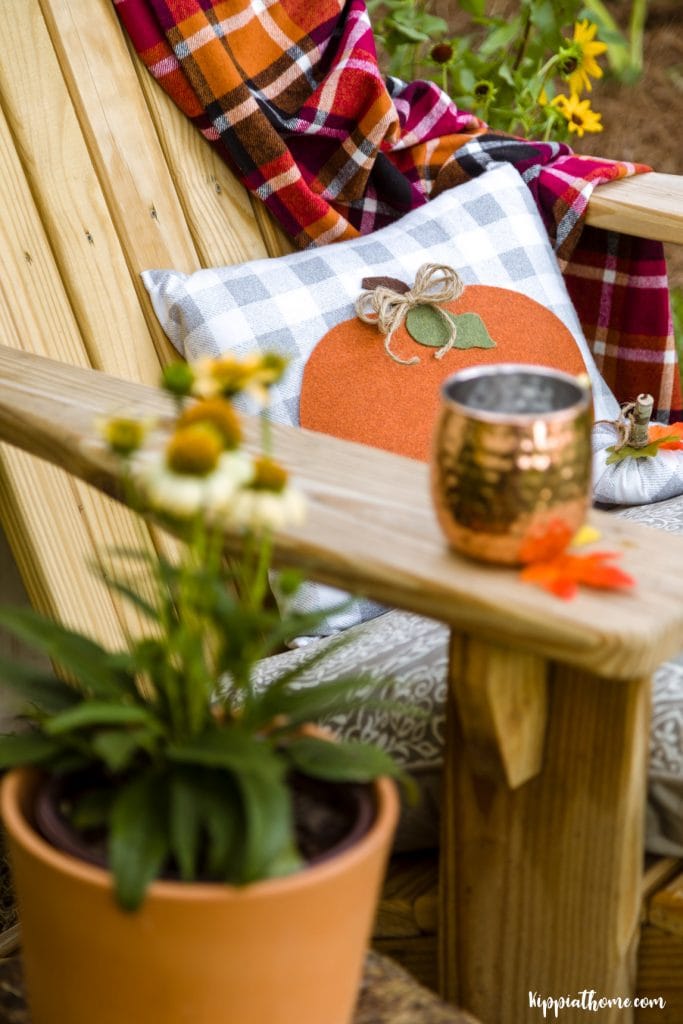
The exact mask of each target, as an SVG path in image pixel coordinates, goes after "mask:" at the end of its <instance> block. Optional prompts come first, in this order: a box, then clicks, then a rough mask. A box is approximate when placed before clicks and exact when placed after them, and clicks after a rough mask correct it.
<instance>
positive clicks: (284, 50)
mask: <svg viewBox="0 0 683 1024" xmlns="http://www.w3.org/2000/svg"><path fill="white" fill-rule="evenodd" d="M114 3H115V6H116V9H117V11H118V13H119V15H120V17H121V20H122V22H123V24H124V25H125V27H126V29H127V31H128V32H129V34H130V36H131V38H132V40H133V43H134V45H135V47H136V49H137V50H138V52H139V53H140V55H141V57H142V59H143V61H144V62H145V64H146V65H147V67H148V68H149V70H150V71H151V72H152V74H153V75H154V76H155V78H156V79H157V80H158V81H159V83H160V84H161V85H162V86H163V88H164V89H165V90H166V91H167V92H168V93H169V95H170V96H171V97H172V98H173V99H174V100H175V102H176V103H177V104H178V106H179V107H180V108H181V109H182V110H183V111H184V112H185V114H187V116H188V117H190V118H191V119H192V121H193V122H194V123H195V124H196V126H197V127H198V128H199V130H200V131H201V132H202V134H203V135H204V136H205V138H206V139H208V141H209V142H210V143H211V144H212V145H213V146H214V147H215V148H216V149H217V151H218V152H219V153H220V155H221V156H222V157H223V158H224V159H225V160H226V161H227V163H228V164H229V165H230V166H231V167H232V168H233V169H234V171H235V173H236V174H237V175H238V176H239V178H240V179H241V181H242V182H243V183H244V184H245V185H246V187H247V188H248V189H250V190H251V191H252V192H254V193H255V194H256V195H258V196H259V197H260V198H261V199H262V200H263V201H264V202H265V203H266V205H267V206H268V208H269V209H270V211H271V213H272V214H273V215H274V216H275V217H276V219H277V220H278V221H279V222H280V224H281V225H282V226H283V228H284V229H285V231H286V232H287V233H288V234H289V235H291V237H292V238H294V240H295V241H296V243H297V244H298V245H299V246H301V247H305V246H310V245H324V244H327V243H329V242H335V241H338V240H340V239H344V238H349V237H352V236H354V235H357V234H358V233H361V234H365V233H368V232H370V231H373V230H374V229H375V228H378V227H381V226H382V225H384V224H386V223H388V222H389V221H391V220H393V219H395V218H397V217H400V216H402V214H404V213H406V212H407V211H409V210H411V209H413V208H415V207H416V206H420V205H421V204H422V203H425V202H427V201H428V200H429V198H430V197H432V196H435V195H437V194H438V193H439V192H441V191H442V190H443V189H445V188H451V187H453V186H457V185H458V184H459V183H461V182H463V181H465V180H467V179H468V178H470V177H472V176H474V175H477V174H481V173H482V172H483V171H484V170H485V169H486V166H487V164H489V163H490V162H491V161H509V162H511V163H513V164H514V165H515V166H516V167H517V169H518V170H519V172H520V174H521V175H522V176H523V178H524V180H525V181H526V182H527V184H528V186H529V188H530V189H531V191H532V193H533V196H534V198H535V200H536V202H537V205H538V207H539V209H540V211H541V213H542V215H543V217H544V220H545V223H546V227H547V228H548V231H549V234H550V236H551V238H552V239H553V240H554V242H555V246H556V251H557V254H558V257H559V259H560V261H561V264H562V266H563V269H564V272H565V280H566V282H567V286H568V288H569V291H570V294H571V296H572V298H573V300H574V302H575V305H576V307H577V309H578V312H579V315H580V317H581V320H582V323H583V327H584V330H585V332H586V336H587V338H588V341H589V344H590V345H591V348H592V349H593V352H594V354H595V358H596V362H597V364H598V366H599V367H600V368H601V370H602V372H603V374H604V376H605V378H606V380H607V383H608V384H609V386H610V387H611V388H612V389H613V391H614V392H615V394H616V395H617V397H618V398H619V399H620V400H621V401H627V400H629V399H632V398H633V397H634V396H635V395H636V394H638V393H639V392H643V391H649V392H650V393H651V394H653V395H654V396H655V403H656V408H657V415H658V418H660V419H666V418H667V417H668V416H671V418H672V419H680V418H681V415H682V414H681V399H680V390H679V381H678V373H677V361H676V352H675V346H674V342H673V334H672V325H671V315H670V306H669V294H668V285H667V277H666V266H665V262H664V256H663V250H662V246H661V245H659V244H658V243H652V242H646V241H642V240H640V239H635V238H626V237H623V236H619V235H616V234H614V233H608V232H604V231H598V230H596V229H589V228H584V227H583V224H582V218H583V215H584V213H585V209H586V206H587V202H588V197H589V196H590V193H591V191H592V189H593V187H594V186H596V185H599V184H600V183H602V182H605V181H610V180H613V179H615V178H620V177H624V176H625V175H629V174H634V173H638V172H639V171H644V170H647V169H648V168H646V167H644V166H642V165H636V164H629V163H623V162H622V163H616V162H613V161H608V160H598V159H593V158H589V157H578V156H575V155H574V154H572V152H571V150H570V149H569V147H567V146H565V145H563V144H559V143H549V142H543V143H540V142H527V141H524V140H521V139H513V138H509V137H507V136H502V135H496V134H493V133H491V132H489V131H488V130H487V128H486V126H485V125H484V124H483V123H482V122H481V121H479V120H478V119H477V118H476V117H474V116H473V115H472V114H468V113H466V112H464V111H461V110H458V108H457V107H456V106H455V104H454V103H453V102H452V101H451V100H450V99H449V97H448V96H447V95H446V94H445V93H444V92H443V91H442V90H441V89H439V88H438V87H437V86H436V85H434V84H432V83H428V82H413V83H408V84H407V83H404V82H401V81H399V80H397V79H387V80H385V79H383V77H382V75H381V73H380V71H379V68H378V65H377V56H376V51H375V42H374V38H373V35H372V30H371V27H370V22H369V19H368V15H367V11H366V8H365V3H364V0H348V2H346V3H343V2H342V0H114Z"/></svg>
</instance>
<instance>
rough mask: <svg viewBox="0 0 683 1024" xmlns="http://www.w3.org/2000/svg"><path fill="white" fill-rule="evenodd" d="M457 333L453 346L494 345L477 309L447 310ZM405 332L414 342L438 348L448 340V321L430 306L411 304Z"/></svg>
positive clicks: (478, 346) (483, 346)
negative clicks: (471, 311)
mask: <svg viewBox="0 0 683 1024" xmlns="http://www.w3.org/2000/svg"><path fill="white" fill-rule="evenodd" d="M443 312H444V313H445V314H446V316H447V317H448V319H449V320H451V321H452V323H454V324H455V326H456V328H457V335H456V338H455V344H454V346H453V347H454V348H462V349H465V348H495V345H496V343H495V341H494V340H493V338H492V337H491V335H490V334H489V332H488V330H487V329H486V324H485V323H484V321H483V320H482V318H481V317H480V316H479V314H478V313H449V312H448V310H443ZM406 328H407V330H408V334H409V335H410V336H411V338H412V339H413V341H416V342H417V343H418V345H428V346H430V347H431V348H442V347H443V346H444V345H445V344H446V342H447V341H448V324H447V323H446V321H445V320H444V317H443V316H442V314H441V313H439V312H438V311H437V310H436V309H435V308H434V306H415V307H414V308H413V309H411V310H409V311H408V315H407V316H406Z"/></svg>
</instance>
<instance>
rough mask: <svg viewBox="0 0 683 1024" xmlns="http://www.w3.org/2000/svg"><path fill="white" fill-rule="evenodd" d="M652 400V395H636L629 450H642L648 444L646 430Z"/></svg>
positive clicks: (650, 414)
mask: <svg viewBox="0 0 683 1024" xmlns="http://www.w3.org/2000/svg"><path fill="white" fill-rule="evenodd" d="M653 405H654V398H653V397H652V395H638V397H637V399H636V404H635V406H634V408H633V427H632V430H631V437H630V440H629V442H628V443H629V445H630V447H631V448H644V447H645V445H647V444H649V443H650V441H649V437H648V428H649V426H650V419H651V417H652V407H653Z"/></svg>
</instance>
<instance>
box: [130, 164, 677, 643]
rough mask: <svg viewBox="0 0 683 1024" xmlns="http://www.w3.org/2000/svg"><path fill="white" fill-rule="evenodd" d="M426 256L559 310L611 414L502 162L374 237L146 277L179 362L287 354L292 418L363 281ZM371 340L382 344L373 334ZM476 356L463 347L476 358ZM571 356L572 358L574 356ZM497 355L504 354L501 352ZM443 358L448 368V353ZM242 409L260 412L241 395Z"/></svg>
mask: <svg viewBox="0 0 683 1024" xmlns="http://www.w3.org/2000/svg"><path fill="white" fill-rule="evenodd" d="M425 263H433V264H445V265H448V266H450V267H453V268H454V269H455V270H457V272H458V274H459V275H460V277H461V279H462V280H463V282H464V284H465V292H464V295H467V286H469V285H487V286H492V288H493V289H496V288H497V289H507V290H508V291H512V292H516V293H518V294H519V295H522V296H526V297H527V298H529V299H531V300H534V301H535V302H537V303H539V304H540V305H541V306H543V307H545V308H546V309H547V310H550V311H551V312H552V313H553V314H555V316H556V317H557V318H558V319H559V321H561V323H562V324H563V325H564V328H566V329H567V331H568V332H569V335H571V338H573V340H574V342H575V345H576V349H577V350H578V353H580V357H581V359H580V360H579V364H580V363H581V360H582V363H583V365H585V368H586V371H587V372H588V374H589V376H590V378H591V383H592V386H593V393H594V401H595V418H596V420H613V419H615V418H616V416H617V415H618V412H619V408H618V405H617V402H616V400H615V399H614V397H613V395H612V394H611V392H610V391H609V389H608V388H607V386H606V385H605V383H604V381H603V380H602V377H601V376H600V373H599V372H598V370H597V368H596V365H595V363H594V360H593V358H592V356H591V353H590V351H589V349H588V346H587V343H586V340H585V338H584V335H583V332H582V330H581V326H580V324H579V321H578V318H577V316H576V313H575V311H574V308H573V306H572V303H571V300H570V299H569V296H568V293H567V290H566V288H565V285H564V282H563V280H562V276H561V274H560V271H559V268H558V264H557V260H556V258H555V255H554V253H553V250H552V247H551V245H550V243H549V241H548V238H547V234H546V231H545V228H544V226H543V223H542V221H541V219H540V217H539V214H538V212H537V210H536V207H535V205H534V203H533V200H532V198H531V196H530V194H529V190H528V188H527V186H526V185H525V184H524V182H523V180H522V178H521V177H520V175H519V174H518V172H517V171H516V170H515V169H514V168H513V167H511V166H510V165H509V164H492V165H491V167H490V169H489V170H487V171H486V172H485V173H484V174H482V175H480V176H479V177H477V178H475V179H473V180H472V181H469V182H466V183H465V184H463V185H460V186H458V187H457V188H455V189H451V190H448V191H446V192H443V193H442V194H441V195H440V196H438V197H436V198H435V199H433V200H431V201H430V202H428V203H426V204H425V205H424V206H422V207H420V208H418V209H416V210H413V211H412V212H410V213H408V214H406V215H405V216H404V217H402V218H401V219H400V220H398V221H396V222H395V223H393V224H391V225H389V226H388V227H385V228H382V229H381V230H379V231H376V232H374V233H373V234H371V235H366V236H361V237H359V238H354V239H351V240H349V241H345V242H339V243H336V244H334V245H329V246H324V247H320V248H315V249H308V250H305V251H303V252H297V253H293V254H291V255H287V256H282V257H279V258H268V259H261V260H255V261H252V262H250V263H245V264H240V265H236V266H226V267H215V268H210V269H206V270H200V271H197V272H196V273H193V274H189V275H188V274H183V273H179V272H178V271H175V270H148V271H145V272H144V273H143V275H142V277H143V280H144V283H145V286H146V288H147V290H148V292H149V294H150V297H151V300H152V303H153V306H154V310H155V312H156V314H157V316H158V318H159V320H160V322H161V324H162V326H163V329H164V331H165V332H166V334H167V336H168V337H169V339H170V341H171V342H172V343H173V345H174V346H175V348H176V349H177V350H178V352H179V353H180V354H181V355H182V356H184V357H185V358H186V359H188V360H190V361H193V360H196V359H199V358H201V357H204V356H213V357H215V356H220V355H222V354H225V353H228V352H230V353H233V354H235V355H237V356H245V355H248V354H250V353H252V352H254V351H255V350H256V351H261V352H277V353H279V354H280V355H283V356H285V357H287V359H288V360H289V364H288V369H287V372H286V374H285V376H284V377H283V379H282V380H281V382H280V383H279V384H278V385H277V386H276V387H275V388H274V389H273V394H272V396H271V415H272V418H273V420H275V421H276V422H280V423H286V424H291V425H299V424H300V398H301V391H302V382H303V380H304V371H305V368H306V365H307V363H308V361H309V359H310V357H311V355H312V353H313V352H314V350H315V349H316V347H317V346H318V345H319V343H320V342H321V341H322V339H323V338H325V337H326V336H327V335H328V334H329V333H330V332H332V331H333V330H334V329H335V328H338V327H339V325H342V324H343V322H344V321H349V320H352V319H353V318H355V309H354V307H355V302H356V300H357V298H358V296H359V294H360V292H361V291H362V290H363V281H364V280H365V279H366V278H372V277H390V278H394V279H399V280H401V281H403V282H406V283H408V284H412V283H413V282H414V280H415V276H416V272H417V271H418V269H419V268H420V267H421V266H422V265H423V264H425ZM522 326H523V325H522ZM368 329H369V328H368ZM372 330H373V331H374V330H375V329H374V328H372ZM567 331H565V334H566V333H567ZM571 338H570V342H569V343H570V344H571ZM377 339H378V340H377V344H378V345H379V346H381V344H382V340H381V338H380V337H379V335H378V334H377ZM533 340H534V346H535V351H538V350H539V346H540V351H541V357H540V358H534V359H526V360H524V361H527V362H531V361H533V362H543V361H544V360H543V358H542V356H543V338H542V337H541V338H538V337H536V338H534V339H533ZM421 351H422V352H425V351H426V350H425V349H421ZM432 351H433V350H432ZM478 351H479V350H478V349H477V348H473V349H472V350H471V356H472V361H473V362H475V361H476V360H477V358H478V356H477V352H478ZM468 354H469V353H468ZM449 355H450V353H449ZM572 357H573V362H574V363H575V362H576V358H577V356H576V351H573V352H572ZM359 358H362V357H360V356H359ZM387 358H388V357H387ZM482 358H483V357H482ZM499 361H506V360H505V358H504V356H501V358H500V360H499ZM442 362H443V363H444V366H447V358H446V359H444V360H442ZM554 365H557V363H555V364H554ZM566 368H567V369H570V368H571V367H566ZM342 386H343V388H344V389H350V390H352V389H353V387H354V382H353V380H352V379H348V378H345V379H344V381H343V385H341V384H340V387H342ZM328 392H329V382H328ZM243 409H244V411H245V412H255V411H256V407H255V406H252V404H251V400H250V399H249V398H244V400H243ZM387 414H390V410H387ZM415 414H419V409H418V410H413V412H412V413H411V415H415ZM607 443H609V442H607ZM631 461H634V462H635V461H637V462H641V461H643V460H640V459H639V460H631ZM620 465H623V463H622V464H620ZM615 468H617V467H615ZM602 475H603V476H604V478H605V480H606V481H609V488H606V489H605V490H606V493H607V491H609V497H608V498H607V500H611V501H615V500H623V499H624V495H623V494H622V493H621V492H619V489H618V488H616V489H615V487H614V486H613V481H614V476H615V474H614V472H613V467H607V469H606V471H605V470H604V466H603V474H602ZM682 475H683V474H682ZM681 489H683V487H681V488H679V490H681ZM617 492H619V493H617ZM674 493H678V491H675V492H674ZM615 495H617V496H616V497H615ZM661 496H664V495H661ZM666 496H668V495H666ZM597 497H598V498H599V497H600V494H598V495H597ZM340 596H341V595H340V593H339V591H336V590H333V589H332V588H329V587H323V586H321V585H318V584H308V585H307V586H306V587H305V588H304V590H303V592H302V594H301V595H300V597H299V598H298V600H299V601H300V602H301V604H300V607H301V609H302V610H310V609H312V608H314V607H316V608H321V607H322V608H325V607H330V606H332V605H334V606H336V605H338V603H339V600H340ZM382 610H383V609H382V607H381V606H380V605H377V604H375V603H374V602H370V601H363V600H358V601H355V602H353V603H352V604H350V605H349V606H348V607H346V608H345V609H344V611H342V612H340V613H338V614H336V615H330V616H329V617H328V619H327V620H326V622H325V623H324V624H323V626H322V627H321V628H320V632H321V633H323V634H324V633H330V632H335V631H337V630H339V629H344V628H347V627H348V626H351V625H354V624H356V623H358V622H360V621H363V620H364V619H367V618H371V617H372V616H374V615H377V614H378V613H379V612H380V611H382Z"/></svg>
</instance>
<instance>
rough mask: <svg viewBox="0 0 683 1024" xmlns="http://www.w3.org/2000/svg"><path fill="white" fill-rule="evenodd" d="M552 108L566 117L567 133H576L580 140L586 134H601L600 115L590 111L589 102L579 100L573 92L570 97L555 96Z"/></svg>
mask: <svg viewBox="0 0 683 1024" xmlns="http://www.w3.org/2000/svg"><path fill="white" fill-rule="evenodd" d="M552 106H554V107H557V109H558V110H559V111H560V113H561V114H562V115H563V117H566V119H567V122H568V126H569V131H570V132H576V134H577V135H578V136H579V138H580V139H582V138H583V136H584V134H585V133H586V132H601V131H602V129H603V126H602V125H601V124H600V121H601V119H602V114H598V113H596V111H595V110H591V101H590V100H580V99H579V97H578V96H577V95H576V93H575V92H573V93H572V94H571V96H562V95H560V96H556V97H555V99H554V100H553V101H552Z"/></svg>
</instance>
